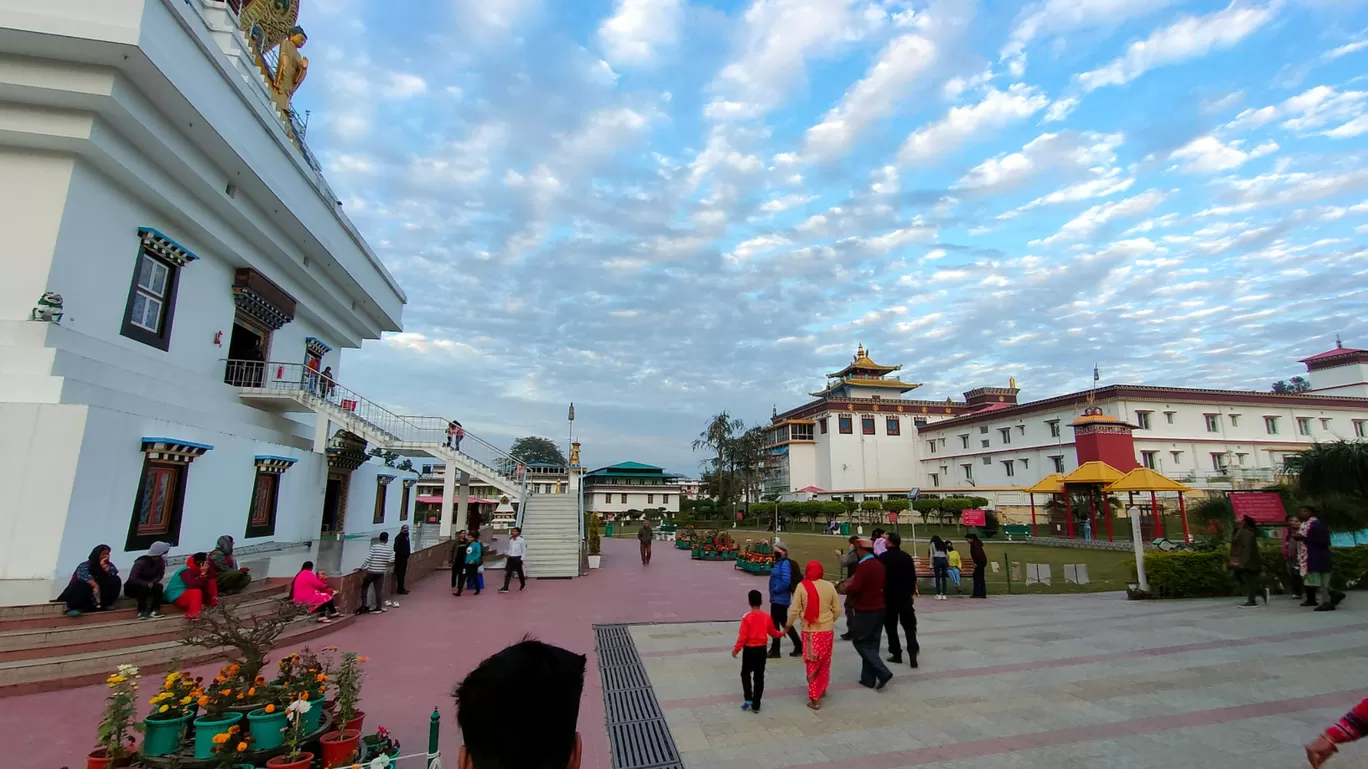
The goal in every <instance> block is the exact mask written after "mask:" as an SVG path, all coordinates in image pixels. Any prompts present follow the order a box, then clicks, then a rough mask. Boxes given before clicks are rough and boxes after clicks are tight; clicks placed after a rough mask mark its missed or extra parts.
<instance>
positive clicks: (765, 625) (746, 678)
mask: <svg viewBox="0 0 1368 769" xmlns="http://www.w3.org/2000/svg"><path fill="white" fill-rule="evenodd" d="M747 598H748V600H749V601H750V611H748V612H746V616H744V617H742V618H741V632H740V633H737V635H736V647H735V648H733V649H732V657H733V658H735V657H736V655H738V654H740V655H741V692H742V695H743V696H744V697H745V698H746V701H745V702H744V703H743V704H742V705H741V709H742V710H749V711H750V712H752V713H759V712H760V698H761V697H763V696H765V656H766V654H767V652H768V649H767V648H766V647H768V646H769V640H770V639H771V638H783V637H784V634H783V632H782V631H780V630H779V629H778V628H776V627H775V626H774V621H773V620H772V619H770V615H768V614H766V613H765V612H763V611H760V604H761V602H762V601H763V600H764V599H763V598H762V596H761V595H760V591H759V590H752V591H750V595H749V596H747Z"/></svg>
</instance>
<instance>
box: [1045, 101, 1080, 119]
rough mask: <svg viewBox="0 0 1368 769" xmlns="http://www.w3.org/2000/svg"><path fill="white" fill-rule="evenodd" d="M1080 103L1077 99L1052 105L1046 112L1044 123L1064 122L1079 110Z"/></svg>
mask: <svg viewBox="0 0 1368 769" xmlns="http://www.w3.org/2000/svg"><path fill="white" fill-rule="evenodd" d="M1078 103H1079V101H1078V99H1075V98H1065V99H1060V100H1058V101H1056V102H1054V103H1053V104H1051V105H1050V108H1049V109H1048V110H1046V111H1045V120H1044V122H1046V123H1057V122H1059V121H1060V120H1063V119H1064V118H1066V117H1068V116H1069V115H1070V114H1072V113H1073V111H1074V110H1075V109H1077V108H1078Z"/></svg>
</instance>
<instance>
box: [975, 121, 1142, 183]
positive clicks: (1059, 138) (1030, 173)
mask: <svg viewBox="0 0 1368 769" xmlns="http://www.w3.org/2000/svg"><path fill="white" fill-rule="evenodd" d="M1124 138H1125V137H1124V136H1123V135H1122V134H1119V133H1117V134H1096V133H1087V134H1082V135H1079V134H1072V133H1071V134H1061V133H1046V134H1041V135H1040V136H1037V137H1036V138H1034V139H1032V140H1031V141H1029V142H1027V143H1026V145H1025V146H1024V147H1022V148H1021V151H1020V152H1013V153H1010V154H1003V155H998V156H996V157H992V158H989V159H988V160H985V161H983V162H982V163H980V164H978V165H977V166H975V167H974V168H972V169H970V171H969V172H968V173H966V174H965V175H964V176H963V177H962V178H960V180H959V181H958V182H956V183H955V184H954V185H953V186H952V187H951V189H973V190H993V191H997V190H999V189H1003V188H1009V187H1012V186H1014V185H1016V184H1020V183H1021V182H1024V181H1026V180H1028V179H1030V178H1032V177H1034V176H1035V175H1037V174H1040V173H1044V172H1054V173H1065V174H1069V173H1072V172H1073V171H1075V170H1076V169H1080V168H1082V169H1087V168H1093V169H1094V173H1106V172H1107V171H1106V169H1107V167H1108V166H1110V165H1111V164H1112V163H1113V162H1115V160H1116V153H1115V150H1116V148H1117V147H1119V146H1121V142H1122V141H1123V140H1124Z"/></svg>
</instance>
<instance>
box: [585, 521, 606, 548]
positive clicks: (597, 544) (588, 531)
mask: <svg viewBox="0 0 1368 769" xmlns="http://www.w3.org/2000/svg"><path fill="white" fill-rule="evenodd" d="M584 518H585V521H584V531H585V537H586V539H588V540H589V555H598V554H599V550H600V548H602V547H603V543H602V542H601V541H600V539H599V522H598V516H597V515H594V514H593V513H585V514H584Z"/></svg>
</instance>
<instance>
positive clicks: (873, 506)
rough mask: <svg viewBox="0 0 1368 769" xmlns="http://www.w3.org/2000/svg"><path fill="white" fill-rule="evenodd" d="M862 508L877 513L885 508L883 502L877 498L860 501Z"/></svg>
mask: <svg viewBox="0 0 1368 769" xmlns="http://www.w3.org/2000/svg"><path fill="white" fill-rule="evenodd" d="M860 509H861V510H864V511H866V512H871V513H877V512H878V511H880V510H882V509H883V503H882V502H880V501H879V500H877V499H866V500H865V501H863V502H861V503H860Z"/></svg>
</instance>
